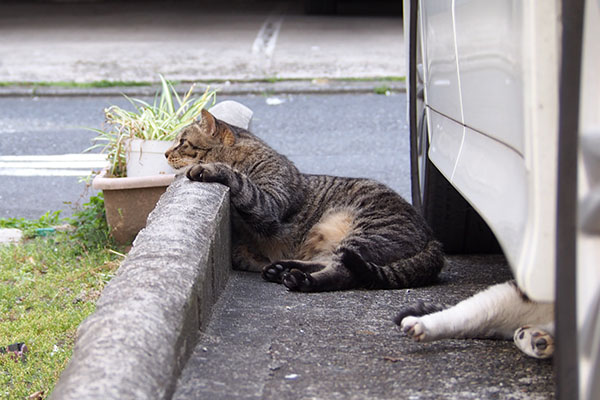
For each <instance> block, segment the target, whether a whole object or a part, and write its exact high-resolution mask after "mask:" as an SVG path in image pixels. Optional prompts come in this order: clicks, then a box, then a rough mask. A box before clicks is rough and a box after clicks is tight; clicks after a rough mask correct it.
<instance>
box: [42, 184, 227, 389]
mask: <svg viewBox="0 0 600 400" xmlns="http://www.w3.org/2000/svg"><path fill="white" fill-rule="evenodd" d="M230 268H231V234H230V219H229V192H228V189H227V188H226V187H224V186H221V185H218V184H199V183H195V182H191V181H189V180H187V179H185V178H177V179H175V181H174V182H173V184H171V186H169V188H168V190H167V192H166V193H165V194H164V195H163V196H162V197H161V199H160V200H159V202H158V204H157V206H156V208H155V209H154V211H153V212H152V213H151V214H150V216H149V217H148V224H147V226H146V228H144V229H143V230H142V231H141V232H140V233H139V235H138V236H137V238H136V240H135V242H134V246H133V248H132V249H131V251H130V252H129V254H128V256H127V258H126V259H125V260H124V262H123V263H122V264H121V266H120V268H119V270H118V271H117V273H116V276H115V277H113V279H112V280H111V281H110V282H109V283H108V285H107V286H106V288H105V289H104V291H103V292H102V295H101V297H100V299H99V300H98V302H97V304H96V311H95V312H94V313H93V314H92V315H90V316H89V317H88V318H87V319H86V320H85V321H84V322H83V323H82V324H81V325H80V326H79V328H78V331H77V340H76V343H75V347H74V350H73V355H72V357H71V360H70V362H69V364H68V365H67V367H66V368H65V370H64V371H63V372H62V374H61V376H60V379H59V381H58V383H57V384H56V386H55V388H54V390H53V392H52V396H51V398H52V399H61V400H62V399H142V398H143V399H150V398H154V399H168V398H170V397H171V396H172V394H173V392H174V390H175V384H176V382H177V378H178V376H179V374H180V372H181V370H182V368H183V366H184V365H185V363H186V361H187V359H188V357H189V355H190V354H191V352H192V350H193V348H194V345H195V343H196V340H197V337H198V335H199V331H200V329H202V327H203V326H204V325H205V324H206V322H207V320H208V317H209V316H210V312H211V308H212V306H213V304H214V303H215V301H216V300H217V298H218V296H219V295H220V293H221V292H222V290H223V288H224V286H225V283H226V282H227V279H228V276H229V271H230Z"/></svg>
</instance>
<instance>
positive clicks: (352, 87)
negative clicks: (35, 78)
mask: <svg viewBox="0 0 600 400" xmlns="http://www.w3.org/2000/svg"><path fill="white" fill-rule="evenodd" d="M190 85H191V83H184V84H177V85H175V88H176V89H177V91H178V92H181V93H183V92H185V91H187V90H189V88H190ZM207 87H210V88H211V89H212V90H217V94H218V95H229V96H233V95H249V94H255V95H264V94H267V95H282V94H334V93H375V92H376V91H377V92H381V91H384V92H385V90H389V91H390V92H405V91H406V83H405V81H401V80H386V79H377V78H373V79H368V80H343V79H312V80H310V79H307V80H289V81H277V82H262V81H259V82H229V81H225V82H215V83H202V82H198V84H197V85H196V89H195V91H196V93H202V92H204V90H206V88H207ZM158 89H159V86H158V85H148V86H130V87H108V88H78V87H62V86H45V85H44V86H37V85H36V84H35V82H33V83H31V84H28V85H19V84H15V85H14V86H0V97H9V96H10V97H16V96H27V97H28V96H38V97H44V96H49V97H51V96H121V95H127V96H130V97H131V96H144V97H148V96H154V95H155V94H156V91H157V90H158ZM384 89H385V90H384Z"/></svg>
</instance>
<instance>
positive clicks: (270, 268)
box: [261, 264, 285, 283]
mask: <svg viewBox="0 0 600 400" xmlns="http://www.w3.org/2000/svg"><path fill="white" fill-rule="evenodd" d="M284 271H285V268H283V265H281V264H271V265H267V266H266V267H264V268H263V270H262V273H261V275H262V277H263V279H264V280H265V281H268V282H276V283H282V276H283V273H284Z"/></svg>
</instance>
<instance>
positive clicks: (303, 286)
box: [281, 268, 312, 292]
mask: <svg viewBox="0 0 600 400" xmlns="http://www.w3.org/2000/svg"><path fill="white" fill-rule="evenodd" d="M281 281H282V283H283V284H284V285H285V287H287V288H288V289H289V290H292V291H301V292H309V291H310V290H311V289H310V288H311V285H312V279H311V277H310V275H309V274H307V273H304V272H302V271H300V270H299V269H295V268H294V269H291V270H290V271H287V272H284V273H283V274H282V276H281Z"/></svg>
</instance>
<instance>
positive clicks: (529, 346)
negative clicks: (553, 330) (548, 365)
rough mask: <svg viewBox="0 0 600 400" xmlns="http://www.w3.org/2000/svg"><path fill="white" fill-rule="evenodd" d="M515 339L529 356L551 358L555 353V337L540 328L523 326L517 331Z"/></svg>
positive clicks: (517, 344)
mask: <svg viewBox="0 0 600 400" xmlns="http://www.w3.org/2000/svg"><path fill="white" fill-rule="evenodd" d="M513 339H514V341H515V344H516V346H517V347H518V348H519V349H520V350H521V351H522V352H523V353H525V354H527V355H528V356H531V357H535V358H549V357H552V354H553V353H554V337H553V336H552V335H551V334H549V333H548V332H546V331H544V330H542V329H540V328H536V327H532V326H523V327H521V328H519V329H517V330H516V331H515V334H514V336H513Z"/></svg>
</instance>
